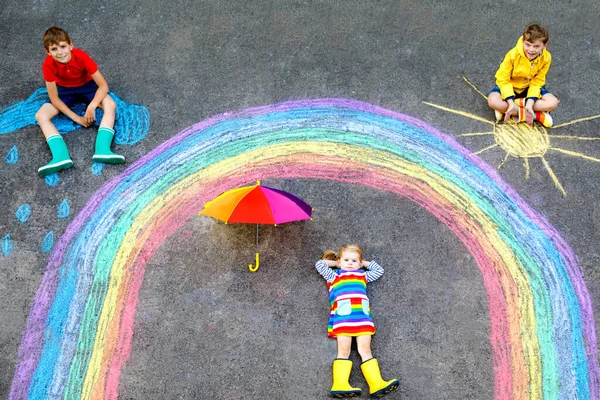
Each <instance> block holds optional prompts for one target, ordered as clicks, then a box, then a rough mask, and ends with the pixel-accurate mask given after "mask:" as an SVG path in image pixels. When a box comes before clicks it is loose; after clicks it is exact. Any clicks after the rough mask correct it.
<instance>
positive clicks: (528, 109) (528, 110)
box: [525, 99, 535, 126]
mask: <svg viewBox="0 0 600 400" xmlns="http://www.w3.org/2000/svg"><path fill="white" fill-rule="evenodd" d="M534 103H535V102H534V101H533V100H531V99H528V100H527V102H526V103H525V121H527V125H529V126H531V125H533V120H534V119H535V111H533V104H534Z"/></svg>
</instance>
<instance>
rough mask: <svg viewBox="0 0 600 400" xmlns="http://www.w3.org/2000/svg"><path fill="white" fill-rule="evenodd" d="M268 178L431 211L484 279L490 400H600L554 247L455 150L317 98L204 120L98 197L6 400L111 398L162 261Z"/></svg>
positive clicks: (38, 309)
mask: <svg viewBox="0 0 600 400" xmlns="http://www.w3.org/2000/svg"><path fill="white" fill-rule="evenodd" d="M270 177H273V178H275V177H276V178H283V179H297V178H302V179H304V178H315V179H327V180H332V181H339V182H347V183H353V184H358V185H364V186H368V187H371V188H375V189H378V190H385V191H390V192H393V193H397V194H398V195H400V196H404V197H406V198H408V199H410V200H412V201H414V202H415V203H416V204H419V205H420V206H422V207H424V208H425V209H427V210H428V211H429V212H431V214H432V215H434V216H435V217H437V218H438V219H439V220H440V221H441V222H443V223H444V224H445V225H446V226H448V228H449V229H450V230H451V231H452V232H453V233H454V234H456V235H457V237H458V238H459V239H460V240H461V241H462V243H463V244H464V246H465V248H466V249H467V250H468V251H469V252H470V254H471V255H472V256H473V258H474V259H475V260H476V263H477V265H478V267H479V269H480V271H481V274H482V276H483V282H484V286H485V290H486V292H487V297H488V309H489V322H490V335H491V336H490V345H491V348H492V354H493V368H494V376H495V388H494V391H495V398H496V399H507V400H508V399H542V398H544V399H556V400H558V399H561V400H562V399H575V398H579V399H589V398H593V399H597V398H598V397H599V396H600V379H599V378H600V370H599V366H598V360H597V340H596V332H595V325H594V316H593V308H592V305H591V303H590V296H589V293H588V290H587V287H586V285H585V282H584V280H583V276H582V272H581V270H580V267H579V265H578V263H577V258H576V257H575V255H574V254H573V251H572V250H571V248H570V247H569V246H568V244H567V243H566V242H565V240H564V239H563V238H562V237H561V236H560V234H559V233H558V232H557V231H556V230H555V229H554V228H553V227H552V226H551V225H550V224H549V223H548V222H547V221H546V220H545V219H544V217H542V216H541V215H540V214H539V213H537V212H536V211H535V210H533V209H532V208H531V207H529V206H528V205H527V204H526V203H525V202H524V201H523V200H522V199H521V198H520V197H519V195H518V194H517V193H516V192H515V191H514V190H513V189H512V188H511V187H510V186H508V185H507V184H506V183H505V182H503V181H502V179H501V178H500V176H499V175H498V173H497V172H496V170H495V169H494V168H492V167H490V166H488V165H487V164H485V163H484V162H483V161H482V160H481V159H480V158H479V157H477V156H474V155H472V154H470V152H469V151H468V150H467V149H465V148H464V147H462V146H461V145H460V144H458V143H457V142H456V141H455V140H454V139H453V138H452V137H450V136H448V135H446V134H443V133H441V132H439V131H437V130H435V129H434V128H432V127H431V126H429V125H427V124H425V123H424V122H422V121H419V120H416V119H414V118H412V117H410V116H407V115H403V114H400V113H397V112H393V111H390V110H387V109H383V108H380V107H377V106H374V105H371V104H367V103H363V102H359V101H354V100H345V99H322V100H307V101H297V102H287V103H282V104H276V105H272V106H267V107H260V108H253V109H248V110H243V111H239V112H229V113H224V114H221V115H217V116H215V117H212V118H209V119H207V120H204V121H202V122H200V123H198V124H196V125H193V126H190V127H189V128H187V129H185V130H184V131H182V132H181V133H179V134H178V135H176V136H174V137H172V138H171V139H169V140H168V141H166V142H164V143H163V144H161V145H160V146H159V147H157V148H156V149H155V150H153V151H152V152H150V153H148V154H147V155H145V156H144V157H143V158H141V159H140V160H138V161H137V162H135V163H134V164H132V165H131V166H130V167H129V168H128V169H127V170H126V171H125V172H123V173H122V174H121V175H119V176H117V177H115V178H114V179H112V180H111V181H110V182H108V183H107V184H106V185H105V186H103V187H102V188H101V189H100V190H98V191H97V192H96V193H95V194H94V195H93V196H92V198H91V199H90V200H89V202H88V203H87V205H86V206H85V207H84V208H83V209H82V210H81V211H80V212H79V214H78V215H76V216H75V217H74V219H73V220H72V222H71V223H70V224H69V226H68V227H67V229H66V231H65V233H64V235H63V236H62V237H61V238H60V239H59V241H58V242H57V243H56V245H55V246H54V249H53V251H52V253H51V255H50V257H49V260H48V266H47V269H46V272H45V274H44V277H43V280H42V283H41V285H40V288H39V290H38V292H37V294H36V297H35V299H34V301H33V305H32V308H31V311H30V315H29V318H28V321H27V325H26V330H25V332H24V335H23V339H22V342H21V346H20V349H19V354H18V358H17V359H18V365H17V368H16V371H15V374H14V378H13V383H12V387H11V392H10V398H11V399H24V398H29V399H38V398H47V397H52V398H69V399H89V398H92V397H93V398H95V399H101V398H104V399H116V398H117V394H118V389H117V387H118V383H119V377H120V374H121V369H122V368H123V365H124V363H125V362H126V361H127V359H128V357H129V354H130V351H131V342H132V336H133V333H132V332H133V321H134V314H135V307H136V304H137V302H138V292H139V289H140V286H141V284H142V280H143V277H144V271H145V268H146V266H147V264H148V262H149V260H150V259H151V257H152V256H153V254H154V253H155V252H156V251H157V249H158V248H159V247H160V246H161V245H162V244H163V243H164V242H165V240H166V239H167V238H168V237H169V236H170V235H171V234H173V233H174V232H176V230H177V229H179V228H180V227H181V226H182V225H183V224H185V223H186V221H188V220H189V219H191V218H197V217H196V215H197V213H198V210H201V209H202V206H203V204H204V203H206V202H207V201H209V200H211V199H213V198H214V197H216V196H217V195H219V194H220V193H223V192H225V191H226V190H228V189H232V188H235V187H239V186H243V185H248V184H251V183H252V182H255V181H256V180H258V179H268V178H270ZM431 267H432V268H434V267H435V266H431Z"/></svg>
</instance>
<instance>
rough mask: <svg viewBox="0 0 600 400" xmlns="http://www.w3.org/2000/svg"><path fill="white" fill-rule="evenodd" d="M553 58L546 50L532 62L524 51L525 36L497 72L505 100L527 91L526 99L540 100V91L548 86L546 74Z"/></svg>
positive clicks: (505, 58)
mask: <svg viewBox="0 0 600 400" xmlns="http://www.w3.org/2000/svg"><path fill="white" fill-rule="evenodd" d="M551 63H552V56H551V55H550V52H549V51H548V50H546V49H544V50H542V54H541V55H539V56H537V57H536V58H534V59H533V60H530V59H528V58H527V56H526V55H525V52H524V51H523V36H521V37H520V38H519V40H518V41H517V45H516V46H515V47H514V48H513V49H512V50H510V51H509V52H508V53H506V56H504V61H502V64H500V68H498V71H496V75H495V77H496V85H498V87H499V88H500V94H501V95H502V98H503V99H506V98H507V97H510V96H514V95H515V93H522V92H523V90H526V89H527V96H526V97H535V98H536V99H539V98H540V97H541V95H540V89H541V88H542V86H544V85H545V84H546V74H547V73H548V70H549V69H550V64H551Z"/></svg>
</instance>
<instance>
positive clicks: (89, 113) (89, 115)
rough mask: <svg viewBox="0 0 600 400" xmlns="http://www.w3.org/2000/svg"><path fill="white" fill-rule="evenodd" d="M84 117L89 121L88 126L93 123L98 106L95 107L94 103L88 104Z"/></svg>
mask: <svg viewBox="0 0 600 400" xmlns="http://www.w3.org/2000/svg"><path fill="white" fill-rule="evenodd" d="M83 119H85V121H86V123H87V125H85V127H86V128H87V127H88V126H90V125H92V124H93V123H94V121H95V120H96V107H94V106H93V105H92V104H90V105H88V107H87V109H86V110H85V115H84V116H83Z"/></svg>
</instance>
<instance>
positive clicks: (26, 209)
mask: <svg viewBox="0 0 600 400" xmlns="http://www.w3.org/2000/svg"><path fill="white" fill-rule="evenodd" d="M30 215H31V206H30V205H29V204H27V203H24V204H22V205H21V207H19V208H18V209H17V212H16V213H15V217H17V219H18V220H19V222H20V223H22V224H24V223H25V222H27V220H28V219H29V216H30Z"/></svg>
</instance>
